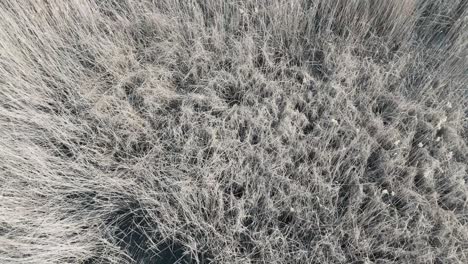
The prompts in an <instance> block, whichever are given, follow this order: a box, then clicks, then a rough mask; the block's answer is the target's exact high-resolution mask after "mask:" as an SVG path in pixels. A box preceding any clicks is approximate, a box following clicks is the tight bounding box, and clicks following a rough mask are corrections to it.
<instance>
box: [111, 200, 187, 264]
mask: <svg viewBox="0 0 468 264" xmlns="http://www.w3.org/2000/svg"><path fill="white" fill-rule="evenodd" d="M107 226H108V228H109V230H110V231H111V234H110V236H111V240H112V241H115V242H114V243H116V244H117V245H118V246H119V247H120V248H122V249H123V250H125V251H126V252H127V253H128V255H129V256H130V257H131V258H132V259H133V260H134V261H136V263H141V264H143V263H159V264H173V263H193V262H192V260H191V258H190V257H188V256H186V255H185V254H184V252H185V251H186V248H185V247H184V246H183V245H182V244H180V243H179V242H177V241H174V240H171V239H167V238H166V239H163V238H162V237H161V235H160V234H159V233H158V227H157V226H156V224H155V223H154V222H152V221H150V218H149V217H148V216H147V213H146V212H145V210H144V209H143V208H141V206H140V205H139V204H138V203H137V202H133V203H128V204H126V205H124V206H122V208H120V209H119V210H117V211H115V212H114V213H113V214H112V215H111V216H110V217H109V219H108V222H107Z"/></svg>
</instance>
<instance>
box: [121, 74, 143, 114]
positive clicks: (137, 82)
mask: <svg viewBox="0 0 468 264" xmlns="http://www.w3.org/2000/svg"><path fill="white" fill-rule="evenodd" d="M144 82H145V80H144V79H143V78H141V77H134V78H132V79H131V80H130V81H129V82H127V83H126V84H124V85H123V87H122V88H123V89H124V92H125V95H126V96H127V100H128V102H129V103H130V105H131V106H132V107H133V109H135V111H137V112H139V113H140V112H141V111H142V110H143V108H144V99H143V97H142V96H141V95H139V94H138V91H137V89H138V88H139V87H140V86H141V85H143V83H144Z"/></svg>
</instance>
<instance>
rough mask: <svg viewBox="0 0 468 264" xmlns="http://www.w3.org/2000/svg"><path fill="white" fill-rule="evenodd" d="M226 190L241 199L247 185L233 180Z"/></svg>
mask: <svg viewBox="0 0 468 264" xmlns="http://www.w3.org/2000/svg"><path fill="white" fill-rule="evenodd" d="M224 191H225V193H226V194H230V195H233V196H234V197H235V198H237V199H241V198H242V197H243V196H244V194H245V187H244V185H242V184H239V183H237V182H233V183H231V184H230V185H229V186H228V187H227V188H225V190H224Z"/></svg>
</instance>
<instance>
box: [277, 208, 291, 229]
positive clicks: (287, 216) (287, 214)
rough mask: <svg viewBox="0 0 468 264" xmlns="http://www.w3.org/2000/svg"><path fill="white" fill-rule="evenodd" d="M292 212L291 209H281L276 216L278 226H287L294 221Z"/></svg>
mask: <svg viewBox="0 0 468 264" xmlns="http://www.w3.org/2000/svg"><path fill="white" fill-rule="evenodd" d="M294 219H295V217H294V213H293V212H291V211H287V210H285V211H282V212H281V213H280V214H279V216H278V226H279V227H280V228H287V227H289V226H290V225H291V224H292V223H293V221H294Z"/></svg>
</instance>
